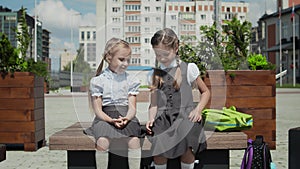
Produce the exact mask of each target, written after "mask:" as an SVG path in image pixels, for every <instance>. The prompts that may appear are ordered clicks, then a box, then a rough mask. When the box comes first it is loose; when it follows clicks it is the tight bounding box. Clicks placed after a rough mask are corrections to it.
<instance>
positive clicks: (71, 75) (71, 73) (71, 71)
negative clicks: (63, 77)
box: [70, 12, 81, 92]
mask: <svg viewBox="0 0 300 169" xmlns="http://www.w3.org/2000/svg"><path fill="white" fill-rule="evenodd" d="M77 15H81V13H79V12H78V13H73V14H72V15H71V44H73V16H77ZM71 52H72V50H71ZM70 85H71V87H70V90H71V92H72V91H73V89H72V88H73V55H72V53H71V66H70Z"/></svg>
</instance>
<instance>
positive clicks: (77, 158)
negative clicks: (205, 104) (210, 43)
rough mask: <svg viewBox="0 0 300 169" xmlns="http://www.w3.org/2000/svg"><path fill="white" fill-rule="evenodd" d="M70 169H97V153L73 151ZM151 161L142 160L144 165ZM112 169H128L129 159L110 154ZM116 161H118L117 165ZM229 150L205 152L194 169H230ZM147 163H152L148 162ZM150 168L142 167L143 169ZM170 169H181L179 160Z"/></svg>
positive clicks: (171, 161)
mask: <svg viewBox="0 0 300 169" xmlns="http://www.w3.org/2000/svg"><path fill="white" fill-rule="evenodd" d="M67 153H68V154H67V156H68V157H67V158H68V169H96V160H95V151H94V150H91V151H82V150H80V151H73V150H72V151H71V150H68V152H67ZM144 160H145V161H147V160H149V159H147V158H145V159H142V163H143V162H145V161H144ZM109 161H110V162H109V168H110V169H116V168H118V169H128V159H127V158H126V157H122V156H118V155H115V154H112V153H110V154H109ZM114 161H117V163H115V162H114ZM229 161H230V160H229V150H205V151H203V152H202V153H201V155H200V164H198V165H195V168H194V169H229ZM146 163H151V161H150V162H146ZM145 167H146V168H147V167H149V166H143V165H141V169H143V168H145ZM168 169H180V161H179V159H172V160H169V161H168Z"/></svg>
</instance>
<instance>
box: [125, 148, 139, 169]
mask: <svg viewBox="0 0 300 169" xmlns="http://www.w3.org/2000/svg"><path fill="white" fill-rule="evenodd" d="M141 154H142V152H141V148H137V149H128V165H129V169H139V168H140V164H141Z"/></svg>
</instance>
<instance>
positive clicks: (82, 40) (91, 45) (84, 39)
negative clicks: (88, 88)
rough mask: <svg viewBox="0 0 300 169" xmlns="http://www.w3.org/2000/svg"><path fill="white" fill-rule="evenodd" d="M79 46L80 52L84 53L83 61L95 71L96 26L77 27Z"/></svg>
mask: <svg viewBox="0 0 300 169" xmlns="http://www.w3.org/2000/svg"><path fill="white" fill-rule="evenodd" d="M79 46H80V48H79V49H80V52H84V60H85V61H86V62H88V63H89V64H90V67H91V68H92V69H93V70H96V69H97V63H96V57H97V55H96V26H80V27H79ZM98 57H100V56H98Z"/></svg>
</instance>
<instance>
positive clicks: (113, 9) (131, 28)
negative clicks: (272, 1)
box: [96, 0, 249, 66]
mask: <svg viewBox="0 0 300 169" xmlns="http://www.w3.org/2000/svg"><path fill="white" fill-rule="evenodd" d="M248 5H249V4H248V3H246V2H221V6H220V10H219V11H220V22H221V24H222V23H223V22H222V21H223V20H230V19H231V18H233V17H234V16H237V17H238V18H239V19H240V20H241V21H245V20H246V19H247V14H248V11H249V7H248ZM96 6H97V18H98V19H97V46H98V48H97V56H101V53H103V50H104V44H105V43H106V41H107V40H109V39H110V38H112V37H118V38H122V39H124V40H126V41H128V42H129V43H130V44H131V47H132V59H131V65H134V66H154V64H155V57H154V56H155V55H154V52H153V50H152V47H151V44H150V40H151V37H152V36H153V34H154V33H155V32H156V31H158V30H160V29H163V28H165V27H168V28H171V29H173V30H174V31H175V32H176V33H177V35H178V36H179V37H180V38H181V37H184V36H195V37H197V39H198V40H200V41H203V38H202V37H201V34H200V30H199V28H200V26H201V25H212V24H213V22H214V1H213V0H198V1H189V2H182V1H181V2H173V1H166V0H112V1H108V0H105V1H97V5H96ZM105 11H106V12H105ZM100 59H101V58H99V57H97V58H96V63H97V64H99V63H100Z"/></svg>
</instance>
